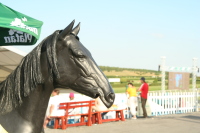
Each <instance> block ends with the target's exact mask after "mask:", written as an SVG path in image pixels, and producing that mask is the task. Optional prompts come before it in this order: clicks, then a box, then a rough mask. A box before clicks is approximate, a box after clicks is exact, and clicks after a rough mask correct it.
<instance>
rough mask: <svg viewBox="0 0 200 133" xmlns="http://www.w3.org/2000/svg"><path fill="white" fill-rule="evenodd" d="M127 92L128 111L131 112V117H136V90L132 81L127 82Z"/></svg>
mask: <svg viewBox="0 0 200 133" xmlns="http://www.w3.org/2000/svg"><path fill="white" fill-rule="evenodd" d="M126 93H127V94H128V104H129V107H130V111H131V114H132V116H133V117H132V119H137V117H136V107H137V92H136V88H135V87H134V86H133V84H132V83H128V89H127V90H126Z"/></svg>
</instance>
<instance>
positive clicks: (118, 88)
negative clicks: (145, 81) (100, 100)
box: [113, 86, 167, 93]
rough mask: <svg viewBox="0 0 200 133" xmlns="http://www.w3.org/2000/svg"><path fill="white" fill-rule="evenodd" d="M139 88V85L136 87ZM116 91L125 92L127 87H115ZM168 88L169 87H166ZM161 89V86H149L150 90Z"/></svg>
mask: <svg viewBox="0 0 200 133" xmlns="http://www.w3.org/2000/svg"><path fill="white" fill-rule="evenodd" d="M136 88H137V89H138V87H136ZM113 89H114V91H115V93H125V91H126V88H125V87H113ZM166 89H167V87H166ZM158 90H161V86H149V91H158Z"/></svg>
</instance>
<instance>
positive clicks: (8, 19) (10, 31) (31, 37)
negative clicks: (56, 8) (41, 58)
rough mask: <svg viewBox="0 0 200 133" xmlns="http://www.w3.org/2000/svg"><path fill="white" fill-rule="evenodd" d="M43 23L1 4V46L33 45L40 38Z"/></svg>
mask: <svg viewBox="0 0 200 133" xmlns="http://www.w3.org/2000/svg"><path fill="white" fill-rule="evenodd" d="M42 25H43V22H42V21H39V20H36V19H34V18H31V17H29V16H27V15H24V14H22V13H19V12H17V11H15V10H13V9H11V8H9V7H7V6H5V5H3V4H1V3H0V45H32V44H35V43H36V41H37V40H38V39H39V37H40V32H41V27H42Z"/></svg>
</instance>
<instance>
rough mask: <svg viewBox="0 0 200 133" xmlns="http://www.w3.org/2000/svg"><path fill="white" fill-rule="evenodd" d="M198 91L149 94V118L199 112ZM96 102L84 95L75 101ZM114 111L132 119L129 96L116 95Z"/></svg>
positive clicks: (82, 110)
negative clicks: (122, 111)
mask: <svg viewBox="0 0 200 133" xmlns="http://www.w3.org/2000/svg"><path fill="white" fill-rule="evenodd" d="M198 96H199V93H198V91H190V90H187V91H165V92H161V91H155V92H151V91H150V92H149V93H148V100H147V104H146V109H147V114H148V116H157V115H168V114H179V113H188V112H195V111H198ZM59 97H60V99H61V100H60V102H68V97H69V94H67V93H65V94H61V95H60V96H59ZM88 100H94V99H92V98H90V97H87V96H85V95H82V94H75V101H88ZM112 109H125V110H124V117H125V118H130V117H131V116H130V112H129V110H128V105H127V95H126V94H125V93H116V97H115V101H114V104H113V106H112ZM87 111H88V108H87V107H83V108H80V110H78V112H77V113H86V112H87ZM115 113H116V112H114V111H111V112H108V113H107V114H106V115H105V116H104V118H105V119H110V118H115ZM137 115H138V116H142V115H143V112H142V108H141V101H140V97H138V107H137Z"/></svg>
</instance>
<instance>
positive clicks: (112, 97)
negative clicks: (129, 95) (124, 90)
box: [108, 93, 115, 102]
mask: <svg viewBox="0 0 200 133" xmlns="http://www.w3.org/2000/svg"><path fill="white" fill-rule="evenodd" d="M108 98H109V100H110V102H114V99H115V94H114V93H110V94H108Z"/></svg>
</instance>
